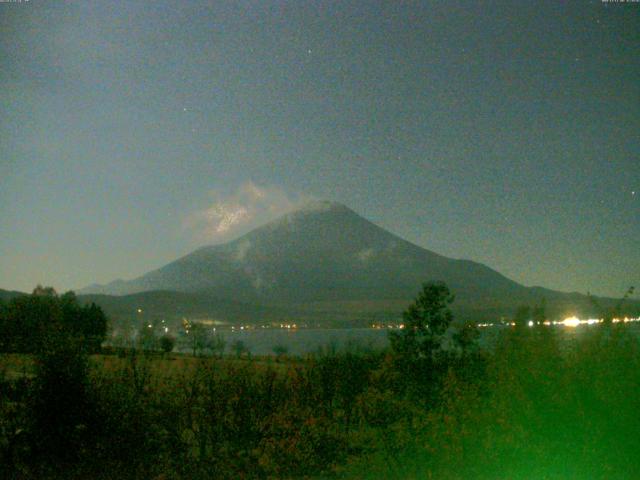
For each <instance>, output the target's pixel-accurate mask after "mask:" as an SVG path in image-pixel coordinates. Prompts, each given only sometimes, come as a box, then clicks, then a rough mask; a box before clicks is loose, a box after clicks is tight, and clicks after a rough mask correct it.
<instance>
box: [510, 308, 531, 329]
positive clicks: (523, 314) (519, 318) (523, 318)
mask: <svg viewBox="0 0 640 480" xmlns="http://www.w3.org/2000/svg"><path fill="white" fill-rule="evenodd" d="M529 320H531V308H530V307H529V305H520V306H519V307H518V308H517V309H516V313H515V315H514V316H513V321H514V323H515V324H516V325H517V326H518V327H524V326H526V325H527V324H528V323H529Z"/></svg>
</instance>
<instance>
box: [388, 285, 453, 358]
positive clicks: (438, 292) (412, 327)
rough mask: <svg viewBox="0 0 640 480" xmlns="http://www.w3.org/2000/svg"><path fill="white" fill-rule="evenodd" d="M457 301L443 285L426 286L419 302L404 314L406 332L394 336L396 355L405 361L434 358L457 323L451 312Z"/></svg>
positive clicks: (403, 330) (419, 296)
mask: <svg viewBox="0 0 640 480" xmlns="http://www.w3.org/2000/svg"><path fill="white" fill-rule="evenodd" d="M453 300H454V296H453V295H452V294H451V292H450V291H449V287H447V285H445V284H444V283H443V282H429V283H425V284H424V285H423V286H422V291H421V292H420V294H419V295H418V298H416V300H415V301H414V302H413V303H412V304H411V305H409V308H407V310H405V311H404V312H403V314H402V318H403V320H404V328H403V329H402V330H400V332H390V335H389V339H390V341H391V347H392V349H393V350H394V352H395V353H396V354H399V355H400V356H403V357H405V358H431V357H432V356H433V355H434V353H436V352H437V351H438V350H440V349H441V347H442V340H443V336H444V333H445V332H446V331H447V329H448V328H449V325H450V324H451V321H452V320H453V314H452V313H451V310H450V309H449V305H450V304H451V303H452V302H453Z"/></svg>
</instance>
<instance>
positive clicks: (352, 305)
mask: <svg viewBox="0 0 640 480" xmlns="http://www.w3.org/2000/svg"><path fill="white" fill-rule="evenodd" d="M427 280H442V281H444V282H446V283H447V284H448V285H449V287H450V288H451V289H452V290H453V291H454V292H455V294H456V302H455V304H454V309H455V311H456V313H457V314H458V316H459V317H460V316H461V317H463V318H478V319H494V318H497V317H500V316H510V315H511V314H512V313H513V311H514V309H515V308H516V307H517V305H519V304H522V303H529V304H532V303H535V302H537V301H539V300H540V299H541V298H543V297H544V298H545V299H546V300H547V304H548V309H549V311H550V312H551V313H554V314H556V315H564V314H573V313H581V312H582V313H583V314H586V312H588V311H589V310H590V309H591V305H590V302H589V301H588V298H587V297H586V296H585V295H580V294H577V293H573V294H567V293H562V292H556V291H553V290H547V289H544V288H541V287H532V288H529V287H525V286H523V285H520V284H518V283H516V282H514V281H512V280H510V279H508V278H507V277H505V276H503V275H501V274H500V273H498V272H496V271H495V270H492V269H491V268H489V267H487V266H485V265H482V264H480V263H476V262H473V261H470V260H457V259H451V258H447V257H444V256H442V255H438V254H437V253H435V252H432V251H430V250H427V249H424V248H422V247H419V246H417V245H414V244H412V243H410V242H408V241H406V240H404V239H402V238H400V237H398V236H396V235H394V234H392V233H390V232H388V231H386V230H384V229H383V228H381V227H379V226H377V225H375V224H373V223H372V222H370V221H368V220H366V219H364V218H363V217H361V216H360V215H358V214H357V213H355V212H354V211H353V210H351V209H349V208H348V207H346V206H344V205H341V204H338V203H333V202H314V203H311V204H309V205H307V206H305V207H303V208H302V209H300V210H297V211H294V212H292V213H290V214H288V215H285V216H283V217H281V218H279V219H277V220H275V221H273V222H271V223H268V224H266V225H264V226H262V227H259V228H257V229H255V230H253V231H251V232H249V233H247V234H246V235H244V236H242V237H240V238H238V239H236V240H233V241H231V242H229V243H226V244H222V245H214V246H207V247H203V248H200V249H198V250H196V251H194V252H192V253H190V254H188V255H186V256H184V257H182V258H180V259H178V260H176V261H174V262H171V263H169V264H168V265H166V266H164V267H161V268H159V269H157V270H154V271H151V272H149V273H147V274H145V275H143V276H141V277H139V278H136V279H133V280H131V281H123V280H117V281H115V282H112V283H110V284H107V285H93V286H91V287H87V288H85V289H83V290H81V291H80V292H79V293H81V294H84V295H86V294H103V295H105V294H106V295H126V296H127V297H124V298H123V299H122V300H121V301H122V302H128V301H129V299H131V301H134V300H135V301H140V300H141V299H145V301H150V302H152V303H153V302H156V303H157V305H161V304H162V305H163V308H164V311H165V312H167V311H168V310H172V311H173V310H175V311H176V312H177V311H181V310H184V309H187V310H188V309H196V310H197V309H200V310H201V311H203V312H204V311H209V312H211V313H212V314H215V315H220V316H226V317H230V318H231V317H234V318H240V317H246V318H256V317H262V316H264V317H269V318H277V317H287V316H289V317H290V316H292V315H297V316H304V317H307V318H310V319H322V318H324V319H326V320H330V319H333V320H336V319H338V320H340V319H343V320H344V321H351V320H354V319H362V320H364V319H365V318H366V319H372V318H390V317H398V315H399V312H401V311H402V309H403V308H404V306H406V305H407V304H408V303H409V302H410V301H411V300H412V299H413V297H414V296H415V295H416V293H417V292H418V290H419V288H420V285H421V284H422V283H423V282H425V281H427ZM160 291H161V292H164V293H159V292H160ZM142 292H156V293H154V294H153V295H150V296H149V295H147V296H144V295H143V296H139V297H135V296H134V297H129V296H131V295H134V294H141V293H142ZM168 292H173V293H171V294H169V293H168ZM180 294H182V295H180ZM101 302H111V303H114V302H115V303H117V302H118V301H117V300H114V299H109V300H107V299H106V298H100V299H98V300H97V303H101ZM133 303H135V302H133ZM167 309H168V310H167Z"/></svg>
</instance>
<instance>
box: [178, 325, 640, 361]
mask: <svg viewBox="0 0 640 480" xmlns="http://www.w3.org/2000/svg"><path fill="white" fill-rule="evenodd" d="M639 321H640V318H626V319H620V320H614V322H613V323H625V324H628V325H626V326H627V327H628V328H629V329H632V330H633V331H634V332H635V333H637V334H638V335H639V336H640V323H637V322H639ZM599 323H602V321H601V320H594V319H587V320H580V319H578V318H575V317H570V318H567V319H565V320H563V321H559V322H551V323H549V322H546V323H545V324H546V328H554V329H558V331H560V332H562V335H561V337H566V338H571V337H573V336H574V334H579V333H580V332H583V331H587V330H588V329H589V328H590V327H589V326H591V325H595V326H596V327H597V324H599ZM531 326H533V325H531ZM481 327H482V328H480V339H479V343H480V345H481V346H482V347H485V348H491V347H492V346H493V345H494V343H495V341H496V339H497V338H498V336H499V333H500V332H501V331H503V330H504V329H506V328H512V327H513V325H511V324H497V323H496V324H482V325H481ZM576 327H578V328H576ZM216 335H221V336H222V337H223V338H224V340H225V342H226V343H227V353H229V352H230V347H229V346H230V345H232V344H233V343H234V342H236V341H238V340H240V341H242V342H243V343H244V345H245V346H246V347H247V348H248V350H249V351H250V352H251V354H253V355H273V354H274V349H275V348H276V347H281V348H283V349H284V350H286V352H287V353H288V354H290V355H305V354H310V353H317V352H319V351H320V350H323V351H327V350H330V351H341V350H350V351H362V350H379V349H383V348H385V347H386V346H387V345H388V329H376V328H341V329H337V328H336V329H315V328H302V329H300V328H299V329H280V328H273V329H243V330H240V329H235V330H226V331H224V333H216ZM179 349H180V350H183V351H186V352H188V351H190V348H189V346H187V345H184V346H179Z"/></svg>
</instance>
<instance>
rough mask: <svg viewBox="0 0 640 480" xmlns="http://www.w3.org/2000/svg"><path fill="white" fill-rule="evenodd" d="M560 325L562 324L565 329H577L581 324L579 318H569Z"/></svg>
mask: <svg viewBox="0 0 640 480" xmlns="http://www.w3.org/2000/svg"><path fill="white" fill-rule="evenodd" d="M559 323H561V324H562V325H564V326H565V327H577V326H578V325H580V323H581V322H580V319H579V318H578V317H568V318H565V319H564V320H563V321H561V322H559Z"/></svg>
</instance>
